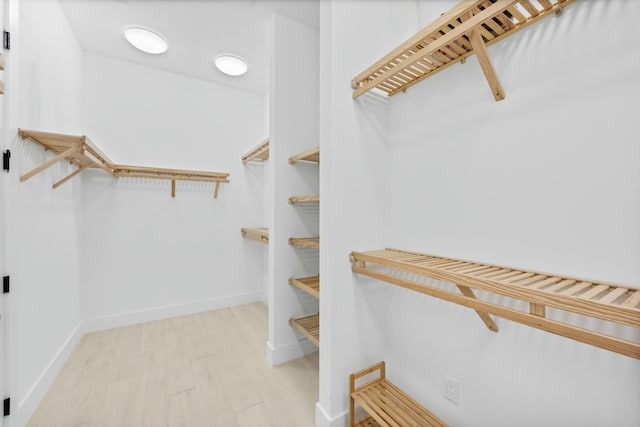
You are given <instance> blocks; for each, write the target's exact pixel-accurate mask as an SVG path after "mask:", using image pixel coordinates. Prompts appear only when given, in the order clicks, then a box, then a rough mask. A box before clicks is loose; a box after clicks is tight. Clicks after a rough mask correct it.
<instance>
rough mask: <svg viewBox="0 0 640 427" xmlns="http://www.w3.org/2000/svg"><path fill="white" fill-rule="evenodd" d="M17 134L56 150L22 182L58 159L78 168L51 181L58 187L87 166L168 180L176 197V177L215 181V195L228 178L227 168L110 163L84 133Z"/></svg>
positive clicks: (109, 171) (134, 176) (21, 131)
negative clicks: (53, 155) (213, 168)
mask: <svg viewBox="0 0 640 427" xmlns="http://www.w3.org/2000/svg"><path fill="white" fill-rule="evenodd" d="M18 134H19V135H20V136H21V137H22V139H23V140H24V139H28V140H30V141H32V142H35V143H36V144H38V145H40V146H41V147H42V148H44V149H45V150H46V151H48V150H50V151H52V152H53V153H55V154H56V156H55V157H54V158H52V159H51V160H49V161H47V162H45V163H43V164H42V165H40V166H38V167H37V168H35V169H33V170H32V171H30V172H27V173H26V174H24V175H22V176H21V177H20V181H23V182H24V181H26V180H28V179H29V178H31V177H32V176H34V175H36V174H38V173H40V172H42V171H44V170H45V169H47V168H49V167H50V166H52V165H54V164H55V163H57V162H59V161H61V160H67V161H68V162H70V163H72V164H74V165H76V166H77V167H78V169H76V170H75V171H74V172H73V173H71V174H70V175H68V176H66V177H65V178H63V179H61V180H60V181H58V182H56V183H55V184H53V188H57V187H59V186H60V185H62V184H64V183H65V182H67V181H68V180H69V179H71V178H73V177H74V176H76V175H78V174H79V173H81V172H82V171H84V170H85V169H87V168H101V169H103V170H104V171H105V172H107V173H108V174H110V175H111V176H114V177H130V178H150V179H164V180H170V181H171V196H172V197H175V182H176V181H200V182H213V183H215V184H216V187H215V190H214V193H213V195H214V197H218V190H219V186H220V184H221V183H227V182H229V174H228V173H226V172H208V171H194V170H185V169H166V168H154V167H145V166H126V165H117V164H114V163H112V162H111V161H110V160H109V158H108V157H107V156H106V155H105V154H104V153H103V152H102V151H100V149H99V148H98V147H96V146H95V144H93V142H92V141H91V139H89V138H88V137H87V136H84V135H81V136H77V135H65V134H59V133H51V132H40V131H34V130H24V129H19V130H18Z"/></svg>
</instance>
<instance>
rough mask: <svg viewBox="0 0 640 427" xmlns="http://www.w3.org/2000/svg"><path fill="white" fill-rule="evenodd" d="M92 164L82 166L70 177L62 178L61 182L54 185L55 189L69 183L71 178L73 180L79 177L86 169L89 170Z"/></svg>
mask: <svg viewBox="0 0 640 427" xmlns="http://www.w3.org/2000/svg"><path fill="white" fill-rule="evenodd" d="M90 165H91V164H90V163H87V164H86V165H82V166H80V167H79V168H78V169H76V170H75V171H74V172H72V173H70V174H69V175H67V176H66V177H64V178H62V179H61V180H60V181H58V182H56V183H55V184H53V188H54V189H55V188H58V187H60V186H61V185H62V184H64V183H65V182H67V181H69V180H70V179H71V178H73V177H74V176H76V175H78V174H79V173H80V172H82V171H83V170H85V169H86V168H88V167H89V166H90Z"/></svg>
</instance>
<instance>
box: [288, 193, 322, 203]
mask: <svg viewBox="0 0 640 427" xmlns="http://www.w3.org/2000/svg"><path fill="white" fill-rule="evenodd" d="M319 202H320V196H318V195H309V196H294V197H289V204H292V205H295V204H296V203H319Z"/></svg>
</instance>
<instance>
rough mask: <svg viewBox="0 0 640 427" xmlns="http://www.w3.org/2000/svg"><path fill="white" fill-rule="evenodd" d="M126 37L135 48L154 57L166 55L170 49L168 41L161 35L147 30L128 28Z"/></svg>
mask: <svg viewBox="0 0 640 427" xmlns="http://www.w3.org/2000/svg"><path fill="white" fill-rule="evenodd" d="M124 36H125V37H126V39H127V41H128V42H129V43H131V44H132V45H133V46H134V47H136V48H138V49H140V50H141V51H143V52H146V53H151V54H153V55H158V54H160V53H165V52H166V51H167V49H168V47H169V46H168V45H167V41H166V40H165V39H164V38H163V37H162V36H161V35H160V34H158V33H155V32H153V31H151V30H147V29H146V28H140V27H131V28H127V30H126V31H125V32H124Z"/></svg>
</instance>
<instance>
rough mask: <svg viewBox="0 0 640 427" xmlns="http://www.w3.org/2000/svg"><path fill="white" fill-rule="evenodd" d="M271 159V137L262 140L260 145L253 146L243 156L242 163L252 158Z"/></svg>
mask: <svg viewBox="0 0 640 427" xmlns="http://www.w3.org/2000/svg"><path fill="white" fill-rule="evenodd" d="M268 159H269V138H267V139H265V140H264V141H262V142H261V143H260V144H259V145H258V146H256V147H254V148H252V149H251V150H250V151H249V152H247V153H245V154H244V155H243V156H242V163H243V164H246V163H248V162H250V161H251V160H268Z"/></svg>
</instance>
